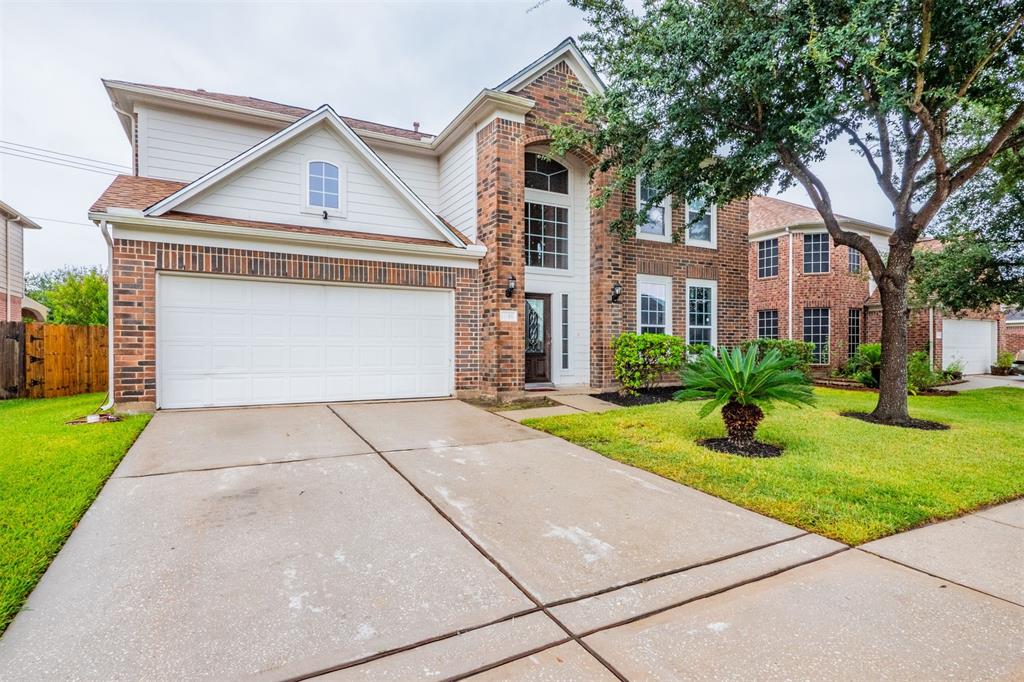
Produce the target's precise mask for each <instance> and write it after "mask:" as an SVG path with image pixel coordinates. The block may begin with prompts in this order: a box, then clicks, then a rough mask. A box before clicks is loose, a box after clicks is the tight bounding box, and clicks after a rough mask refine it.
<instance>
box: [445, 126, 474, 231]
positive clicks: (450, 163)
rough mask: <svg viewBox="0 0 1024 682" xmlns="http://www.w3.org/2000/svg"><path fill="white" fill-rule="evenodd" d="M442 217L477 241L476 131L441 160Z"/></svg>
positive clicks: (453, 147) (456, 144) (460, 141)
mask: <svg viewBox="0 0 1024 682" xmlns="http://www.w3.org/2000/svg"><path fill="white" fill-rule="evenodd" d="M440 173H441V179H440V185H441V193H440V203H439V204H438V213H440V214H441V217H442V218H444V219H445V220H447V221H448V222H449V223H451V224H452V225H454V226H455V227H456V228H458V229H459V230H461V231H462V233H463V234H464V235H466V236H467V237H469V239H470V241H474V242H475V241H476V135H475V134H473V133H469V134H467V135H466V136H465V137H464V138H462V139H461V140H459V141H458V142H457V143H455V144H454V145H453V146H452V147H451V148H450V149H449V150H448V151H447V152H445V153H444V155H442V156H441V163H440Z"/></svg>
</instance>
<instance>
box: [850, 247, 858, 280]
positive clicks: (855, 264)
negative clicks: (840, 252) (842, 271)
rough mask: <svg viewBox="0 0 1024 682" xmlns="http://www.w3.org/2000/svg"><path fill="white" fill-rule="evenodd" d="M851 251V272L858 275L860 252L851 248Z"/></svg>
mask: <svg viewBox="0 0 1024 682" xmlns="http://www.w3.org/2000/svg"><path fill="white" fill-rule="evenodd" d="M848 248H849V250H850V272H852V273H854V274H857V273H859V272H860V251H858V250H857V249H855V248H853V247H852V246H851V247H848Z"/></svg>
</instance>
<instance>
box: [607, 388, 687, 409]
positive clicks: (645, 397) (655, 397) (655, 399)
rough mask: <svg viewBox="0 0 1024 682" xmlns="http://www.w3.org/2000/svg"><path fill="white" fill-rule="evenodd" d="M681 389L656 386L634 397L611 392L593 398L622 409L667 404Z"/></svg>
mask: <svg viewBox="0 0 1024 682" xmlns="http://www.w3.org/2000/svg"><path fill="white" fill-rule="evenodd" d="M681 388H682V386H658V387H657V388H652V389H651V390H649V391H641V392H639V393H636V394H634V395H619V393H617V392H615V391H612V392H611V393H600V394H598V395H595V396H594V397H595V398H598V399H600V400H604V401H607V402H609V403H615V404H616V405H621V406H622V407H636V406H637V405H656V404H657V403H667V402H669V401H670V400H672V396H673V395H675V393H676V391H678V390H679V389H681Z"/></svg>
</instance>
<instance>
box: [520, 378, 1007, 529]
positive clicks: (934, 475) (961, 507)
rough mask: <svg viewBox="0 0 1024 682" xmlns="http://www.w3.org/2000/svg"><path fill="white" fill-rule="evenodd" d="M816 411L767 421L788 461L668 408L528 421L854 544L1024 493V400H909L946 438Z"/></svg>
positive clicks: (826, 404) (993, 396)
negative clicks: (722, 444)
mask: <svg viewBox="0 0 1024 682" xmlns="http://www.w3.org/2000/svg"><path fill="white" fill-rule="evenodd" d="M815 393H816V394H817V396H818V398H819V402H818V405H817V407H814V408H804V409H797V408H793V407H788V406H785V407H779V408H776V409H775V410H774V411H772V412H769V413H768V416H767V418H766V419H765V420H764V422H762V424H761V427H760V429H759V430H758V439H759V440H762V441H765V442H768V443H772V444H774V445H780V446H783V447H784V448H785V452H784V453H783V454H782V456H781V457H778V458H774V459H749V458H745V457H737V456H734V455H725V454H720V453H716V452H712V451H711V450H708V449H706V448H703V447H701V446H699V445H697V444H696V442H695V441H696V440H698V439H700V438H713V437H721V436H724V435H725V427H724V425H723V424H722V420H721V416H720V415H719V414H718V412H717V411H716V412H715V413H714V414H713V415H711V416H709V417H707V418H705V419H698V418H697V410H698V409H699V403H692V402H690V403H662V404H659V405H651V406H647V407H633V408H627V409H622V410H613V411H611V412H605V413H603V414H579V415H575V414H574V415H566V416H561V417H546V418H542V419H531V420H527V421H526V422H525V423H526V424H527V425H529V426H532V427H534V428H536V429H540V430H542V431H546V432H548V433H551V434H553V435H556V436H559V437H561V438H564V439H566V440H569V441H572V442H573V443H577V444H579V445H582V446H584V447H587V448H590V449H592V450H595V451H597V452H599V453H601V454H603V455H605V456H606V457H610V458H612V459H615V460H618V461H620V462H624V463H626V464H631V465H633V466H636V467H639V468H641V469H646V470H648V471H651V472H653V473H656V474H658V475H660V476H664V477H665V478H669V479H671V480H673V481H678V482H679V483H683V484H685V485H689V486H692V487H694V488H697V489H699V490H703V491H705V492H707V493H710V494H712V495H715V496H717V497H721V498H723V499H726V500H729V501H730V502H734V503H736V504H738V505H740V506H742V507H746V508H747V509H752V510H754V511H757V512H760V513H762V514H765V515H767V516H772V517H774V518H776V519H779V520H780V521H784V522H786V523H789V524H792V525H794V526H799V527H800V528H803V529H805V530H808V531H812V532H814V533H819V534H821V535H825V536H828V537H830V538H833V539H836V540H839V541H841V542H845V543H847V544H860V543H863V542H867V541H869V540H874V539H876V538H879V537H883V536H885V535H890V534H892V533H896V532H899V531H902V530H906V529H908V528H912V527H914V526H917V525H920V524H923V523H926V522H929V521H933V520H937V519H943V518H949V517H952V516H957V515H959V514H962V513H964V512H967V511H969V510H971V509H975V508H977V507H981V506H985V505H989V504H994V503H997V502H1003V501H1006V500H1010V499H1013V498H1015V497H1020V496H1021V495H1024V438H1022V437H1021V436H1022V433H1024V432H1022V430H1021V424H1022V422H1021V419H1022V415H1024V391H1022V390H1020V389H1017V388H993V389H987V390H982V391H969V392H966V393H961V394H959V395H956V396H951V397H925V396H921V397H911V398H910V411H911V415H912V416H914V417H917V418H920V419H930V420H933V421H939V422H943V423H946V424H949V425H950V426H951V427H952V428H951V429H950V430H948V431H919V430H916V429H902V428H897V427H892V426H879V425H875V424H869V423H865V422H862V421H859V420H856V419H850V418H848V417H841V416H839V412H842V411H847V410H854V411H870V410H871V409H872V408H873V407H874V403H875V401H876V400H877V396H875V395H873V394H870V393H864V392H860V391H843V390H838V389H827V388H818V389H816V390H815Z"/></svg>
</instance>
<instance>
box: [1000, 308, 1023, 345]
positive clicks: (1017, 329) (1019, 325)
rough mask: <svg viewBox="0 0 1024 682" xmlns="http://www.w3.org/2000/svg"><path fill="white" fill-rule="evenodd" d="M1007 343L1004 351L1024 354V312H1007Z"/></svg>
mask: <svg viewBox="0 0 1024 682" xmlns="http://www.w3.org/2000/svg"><path fill="white" fill-rule="evenodd" d="M1005 320H1006V325H1005V328H1006V342H1005V343H1004V344H1003V350H1008V351H1010V352H1011V353H1014V354H1017V353H1024V310H1007V311H1006V316H1005Z"/></svg>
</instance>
